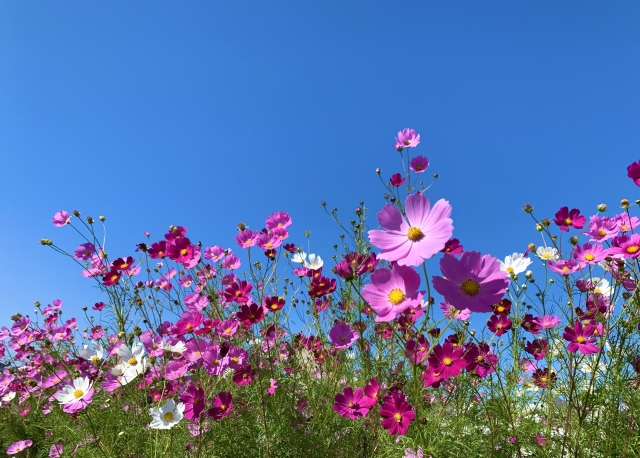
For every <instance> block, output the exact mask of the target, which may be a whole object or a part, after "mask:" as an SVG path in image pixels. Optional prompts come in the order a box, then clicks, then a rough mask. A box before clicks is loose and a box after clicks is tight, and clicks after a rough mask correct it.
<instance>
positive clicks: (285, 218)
mask: <svg viewBox="0 0 640 458" xmlns="http://www.w3.org/2000/svg"><path fill="white" fill-rule="evenodd" d="M265 226H266V227H267V229H269V230H273V229H275V228H277V227H282V228H286V227H289V226H291V216H289V214H288V213H286V212H275V213H273V214H272V215H271V216H269V217H268V218H267V221H266V224H265Z"/></svg>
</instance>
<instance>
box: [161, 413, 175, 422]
mask: <svg viewBox="0 0 640 458" xmlns="http://www.w3.org/2000/svg"><path fill="white" fill-rule="evenodd" d="M162 418H164V421H167V422H169V421H172V420H173V412H167V413H165V414H164V415H163V416H162Z"/></svg>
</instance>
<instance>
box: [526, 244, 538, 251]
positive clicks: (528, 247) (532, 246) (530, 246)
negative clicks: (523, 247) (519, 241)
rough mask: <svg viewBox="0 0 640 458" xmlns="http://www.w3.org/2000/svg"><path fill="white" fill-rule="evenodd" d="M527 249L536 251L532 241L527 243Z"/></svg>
mask: <svg viewBox="0 0 640 458" xmlns="http://www.w3.org/2000/svg"><path fill="white" fill-rule="evenodd" d="M527 250H529V251H531V252H535V251H536V246H535V245H534V244H533V243H530V244H529V245H527Z"/></svg>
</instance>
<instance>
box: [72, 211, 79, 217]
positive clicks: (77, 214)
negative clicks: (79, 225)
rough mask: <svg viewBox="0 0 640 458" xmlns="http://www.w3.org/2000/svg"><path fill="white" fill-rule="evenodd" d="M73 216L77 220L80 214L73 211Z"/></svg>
mask: <svg viewBox="0 0 640 458" xmlns="http://www.w3.org/2000/svg"><path fill="white" fill-rule="evenodd" d="M73 216H75V217H76V218H77V217H78V216H80V212H79V211H78V210H74V211H73Z"/></svg>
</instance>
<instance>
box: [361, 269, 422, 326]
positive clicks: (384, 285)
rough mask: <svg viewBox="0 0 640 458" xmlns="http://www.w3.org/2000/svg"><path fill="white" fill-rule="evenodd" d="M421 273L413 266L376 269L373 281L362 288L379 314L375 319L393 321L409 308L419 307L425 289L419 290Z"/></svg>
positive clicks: (365, 296) (363, 295) (368, 300)
mask: <svg viewBox="0 0 640 458" xmlns="http://www.w3.org/2000/svg"><path fill="white" fill-rule="evenodd" d="M419 286H420V275H418V273H417V272H416V271H415V270H413V268H412V267H405V266H399V265H394V266H393V267H392V268H391V270H389V269H376V271H375V272H374V273H373V274H372V275H371V283H369V284H367V285H365V286H364V288H363V289H362V297H363V298H364V299H365V300H366V301H367V302H368V303H369V306H370V307H371V308H372V309H373V310H374V311H375V312H376V313H377V314H378V316H376V318H375V321H391V320H393V319H395V317H396V316H397V315H398V314H400V313H402V312H404V311H405V310H407V309H408V308H413V307H418V306H419V305H420V303H421V301H422V296H423V294H424V291H418V287H419Z"/></svg>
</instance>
